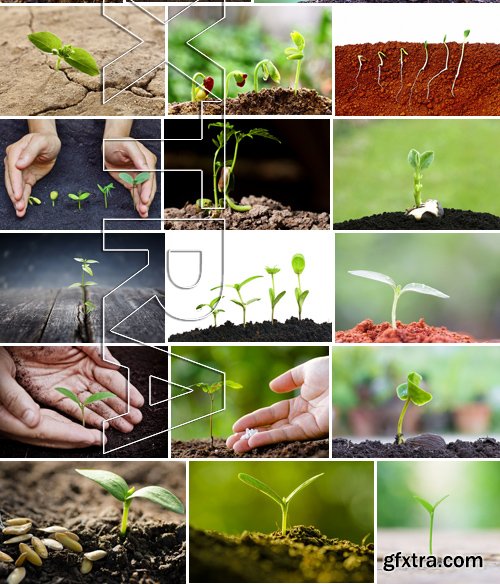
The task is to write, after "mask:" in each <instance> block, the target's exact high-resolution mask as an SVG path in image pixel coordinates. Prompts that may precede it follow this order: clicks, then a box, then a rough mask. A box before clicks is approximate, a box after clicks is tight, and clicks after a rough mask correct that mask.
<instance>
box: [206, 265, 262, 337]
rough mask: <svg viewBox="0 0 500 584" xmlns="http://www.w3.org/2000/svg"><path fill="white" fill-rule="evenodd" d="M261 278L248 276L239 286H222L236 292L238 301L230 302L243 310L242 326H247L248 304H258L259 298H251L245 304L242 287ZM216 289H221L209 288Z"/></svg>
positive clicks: (216, 287)
mask: <svg viewBox="0 0 500 584" xmlns="http://www.w3.org/2000/svg"><path fill="white" fill-rule="evenodd" d="M262 277H263V276H250V278H247V279H246V280H243V282H240V283H239V284H224V286H228V287H229V288H234V289H235V290H236V293H237V294H238V299H239V300H233V299H232V298H231V302H234V304H237V305H238V306H240V307H241V309H242V310H243V326H246V325H247V306H249V305H250V304H252V303H254V302H259V300H260V298H252V299H251V300H247V301H246V302H245V301H244V300H243V297H242V296H241V289H242V288H243V286H245V285H246V284H248V283H249V282H251V281H252V280H256V279H257V278H262ZM218 288H222V286H215V287H214V288H211V290H217V289H218Z"/></svg>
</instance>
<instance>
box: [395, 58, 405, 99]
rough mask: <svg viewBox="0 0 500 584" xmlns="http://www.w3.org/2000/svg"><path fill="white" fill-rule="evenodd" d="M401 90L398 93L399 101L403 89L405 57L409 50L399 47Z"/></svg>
mask: <svg viewBox="0 0 500 584" xmlns="http://www.w3.org/2000/svg"><path fill="white" fill-rule="evenodd" d="M399 55H400V56H399V79H400V84H399V91H398V92H397V93H396V101H399V95H400V93H401V92H402V91H403V65H404V57H405V55H406V56H408V51H407V50H406V49H404V48H403V47H401V48H400V49H399Z"/></svg>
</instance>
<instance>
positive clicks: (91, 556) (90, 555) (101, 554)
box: [83, 550, 108, 562]
mask: <svg viewBox="0 0 500 584" xmlns="http://www.w3.org/2000/svg"><path fill="white" fill-rule="evenodd" d="M83 555H84V556H85V557H86V558H87V559H88V560H90V561H92V562H96V561H97V560H102V559H103V558H105V557H106V556H107V555H108V554H107V552H105V551H104V550H95V551H93V552H87V553H86V554H83Z"/></svg>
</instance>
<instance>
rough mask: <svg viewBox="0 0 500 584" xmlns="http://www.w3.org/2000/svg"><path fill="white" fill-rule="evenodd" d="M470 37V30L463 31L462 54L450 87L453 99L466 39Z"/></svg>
mask: <svg viewBox="0 0 500 584" xmlns="http://www.w3.org/2000/svg"><path fill="white" fill-rule="evenodd" d="M469 35H470V30H464V40H463V42H462V54H461V55H460V61H459V62H458V67H457V72H456V74H455V79H453V84H452V86H451V95H453V97H455V91H454V90H455V83H456V82H457V79H458V76H459V75H460V67H461V66H462V61H463V60H464V52H465V42H466V40H467V37H468V36H469Z"/></svg>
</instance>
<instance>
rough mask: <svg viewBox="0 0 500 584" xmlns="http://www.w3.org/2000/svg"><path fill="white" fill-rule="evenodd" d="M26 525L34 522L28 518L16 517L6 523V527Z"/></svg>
mask: <svg viewBox="0 0 500 584" xmlns="http://www.w3.org/2000/svg"><path fill="white" fill-rule="evenodd" d="M25 523H32V521H31V519H29V518H28V517H14V518H13V519H7V520H6V521H5V525H24V524H25Z"/></svg>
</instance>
